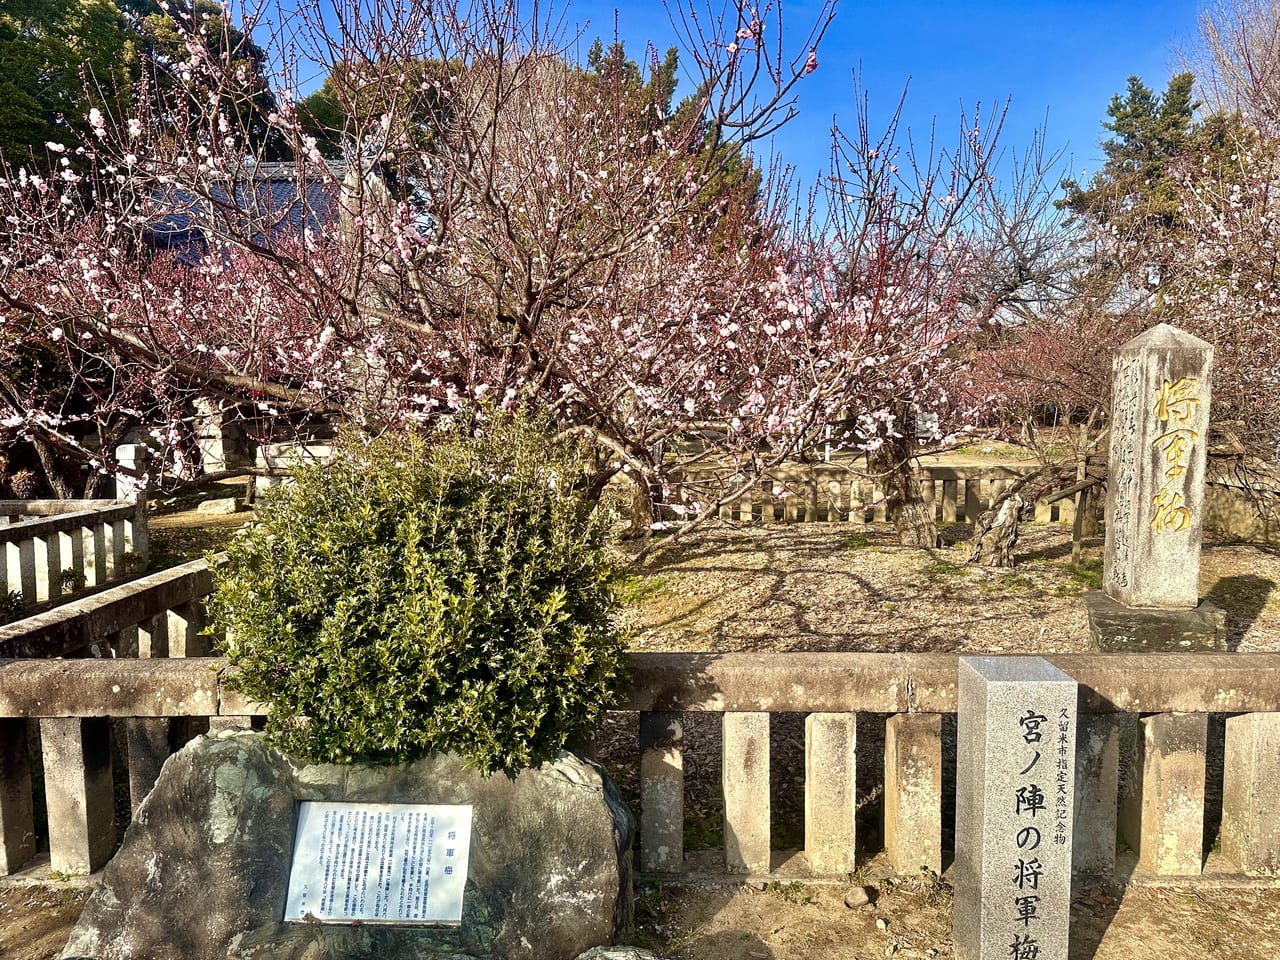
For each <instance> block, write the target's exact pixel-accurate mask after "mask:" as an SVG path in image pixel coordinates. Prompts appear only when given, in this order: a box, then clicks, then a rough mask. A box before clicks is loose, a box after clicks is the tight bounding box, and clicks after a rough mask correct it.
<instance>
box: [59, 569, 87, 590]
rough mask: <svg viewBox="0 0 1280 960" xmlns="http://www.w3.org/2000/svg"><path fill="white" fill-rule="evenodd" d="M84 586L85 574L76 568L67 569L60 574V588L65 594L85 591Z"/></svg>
mask: <svg viewBox="0 0 1280 960" xmlns="http://www.w3.org/2000/svg"><path fill="white" fill-rule="evenodd" d="M84 585H85V578H84V574H83V573H81V572H80V571H79V570H77V569H76V568H75V567H67V568H66V569H65V570H63V571H62V572H61V573H60V574H58V586H59V587H61V588H62V592H63V593H74V592H75V591H76V590H83V589H84Z"/></svg>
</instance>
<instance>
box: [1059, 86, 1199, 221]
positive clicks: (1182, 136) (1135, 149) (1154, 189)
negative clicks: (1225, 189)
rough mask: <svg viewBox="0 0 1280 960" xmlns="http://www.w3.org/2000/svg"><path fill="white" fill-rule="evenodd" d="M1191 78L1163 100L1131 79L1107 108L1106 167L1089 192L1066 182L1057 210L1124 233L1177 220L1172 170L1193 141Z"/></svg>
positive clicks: (1087, 189) (1105, 125)
mask: <svg viewBox="0 0 1280 960" xmlns="http://www.w3.org/2000/svg"><path fill="white" fill-rule="evenodd" d="M1194 80H1195V78H1194V77H1193V76H1192V75H1191V74H1190V73H1180V74H1178V75H1177V76H1175V77H1173V78H1172V79H1170V81H1169V85H1168V87H1167V88H1166V89H1165V92H1164V94H1163V95H1161V96H1156V94H1155V93H1154V92H1153V91H1152V90H1151V88H1150V87H1148V86H1147V85H1146V84H1144V83H1143V82H1142V80H1141V79H1140V78H1138V77H1130V78H1129V86H1128V90H1127V91H1126V93H1125V95H1124V96H1123V97H1122V96H1121V95H1120V94H1116V95H1115V96H1114V97H1112V98H1111V103H1110V105H1109V106H1108V107H1107V116H1108V117H1110V118H1111V119H1110V120H1108V121H1103V124H1102V125H1103V127H1104V128H1105V129H1107V130H1109V131H1110V132H1111V133H1112V136H1111V137H1110V138H1109V139H1107V140H1104V141H1103V142H1102V150H1103V152H1104V153H1105V154H1106V158H1107V159H1106V163H1104V164H1103V167H1102V169H1101V170H1100V171H1098V173H1096V174H1094V176H1093V179H1092V180H1091V181H1090V183H1089V185H1088V186H1087V187H1082V186H1081V185H1080V184H1079V183H1078V182H1076V181H1075V180H1064V181H1063V184H1062V186H1063V189H1064V190H1066V197H1065V198H1064V199H1063V200H1062V201H1060V202H1059V206H1061V207H1063V208H1064V209H1067V210H1070V211H1071V212H1072V213H1074V214H1076V215H1077V216H1080V217H1084V218H1086V219H1089V220H1092V221H1094V222H1096V223H1100V224H1104V225H1109V226H1114V227H1115V228H1117V229H1118V230H1121V231H1123V232H1125V233H1132V232H1134V231H1135V230H1136V231H1138V232H1140V233H1143V234H1148V233H1160V232H1163V231H1167V230H1169V229H1171V228H1173V227H1174V226H1175V225H1176V222H1177V218H1178V190H1177V185H1176V184H1175V183H1174V181H1173V178H1172V164H1173V163H1174V162H1175V161H1176V160H1177V159H1178V158H1180V157H1182V156H1184V155H1185V154H1186V151H1187V150H1188V148H1189V146H1190V145H1191V144H1192V142H1193V141H1194V140H1195V139H1196V134H1197V126H1196V124H1195V122H1194V113H1195V110H1196V108H1197V107H1198V104H1196V103H1195V102H1193V101H1192V99H1191V89H1192V85H1193V83H1194Z"/></svg>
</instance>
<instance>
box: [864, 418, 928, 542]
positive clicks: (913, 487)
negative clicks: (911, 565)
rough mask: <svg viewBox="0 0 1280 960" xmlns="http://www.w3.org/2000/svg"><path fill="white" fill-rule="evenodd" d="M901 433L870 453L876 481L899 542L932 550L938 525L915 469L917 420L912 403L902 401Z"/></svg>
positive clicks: (870, 462) (899, 419) (869, 463)
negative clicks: (880, 488) (882, 492)
mask: <svg viewBox="0 0 1280 960" xmlns="http://www.w3.org/2000/svg"><path fill="white" fill-rule="evenodd" d="M895 413H896V414H897V431H898V436H896V437H890V438H889V439H888V440H886V441H885V443H884V445H883V446H881V447H880V448H879V449H878V450H876V451H874V452H873V453H871V454H869V455H868V456H867V465H868V466H869V467H870V468H871V471H872V474H873V476H874V477H875V479H876V481H877V482H878V483H879V484H880V485H881V487H882V488H883V489H884V492H885V508H886V511H887V512H888V514H889V515H890V516H892V517H893V526H894V528H895V529H896V530H897V532H898V543H900V544H901V545H902V546H904V547H919V548H921V549H924V550H932V549H933V548H934V547H936V546H937V545H938V524H937V522H936V521H935V520H934V518H933V510H932V509H931V506H932V505H931V504H929V503H927V502H926V501H925V499H924V491H922V490H921V489H920V480H919V478H918V477H917V476H916V469H915V450H914V446H915V434H916V419H915V414H914V412H913V411H912V410H911V406H910V405H909V404H899V406H898V409H897V410H896V411H895Z"/></svg>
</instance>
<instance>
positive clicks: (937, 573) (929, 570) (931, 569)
mask: <svg viewBox="0 0 1280 960" xmlns="http://www.w3.org/2000/svg"><path fill="white" fill-rule="evenodd" d="M920 572H921V573H923V574H924V575H925V577H927V578H928V579H930V580H935V579H937V578H939V577H964V576H968V574H969V567H967V566H965V565H963V564H958V563H952V562H951V561H950V560H945V559H942V558H941V557H938V558H935V559H934V560H932V561H930V562H929V563H926V564H925V565H924V566H923V567H921V568H920Z"/></svg>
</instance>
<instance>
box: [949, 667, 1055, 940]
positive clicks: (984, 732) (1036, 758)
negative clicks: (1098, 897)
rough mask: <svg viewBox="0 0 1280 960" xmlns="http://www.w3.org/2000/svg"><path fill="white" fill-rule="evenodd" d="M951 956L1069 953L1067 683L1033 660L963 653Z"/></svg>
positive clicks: (957, 759) (957, 765) (958, 734)
mask: <svg viewBox="0 0 1280 960" xmlns="http://www.w3.org/2000/svg"><path fill="white" fill-rule="evenodd" d="M957 724H958V731H957V737H956V742H957V756H956V860H955V891H956V893H955V910H954V913H953V921H952V925H953V926H952V932H953V937H954V940H955V955H956V960H1010V958H1013V960H1066V958H1067V939H1068V936H1067V934H1068V926H1069V923H1070V919H1071V847H1072V827H1073V823H1074V810H1075V787H1076V784H1075V777H1076V774H1075V753H1076V682H1075V681H1074V680H1072V679H1071V678H1070V677H1069V676H1067V675H1066V674H1065V673H1063V672H1062V671H1061V670H1059V669H1058V668H1057V667H1055V666H1053V665H1052V664H1050V663H1049V662H1048V661H1047V660H1044V659H1043V658H1041V657H962V658H961V660H960V669H959V705H958V708H957Z"/></svg>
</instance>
